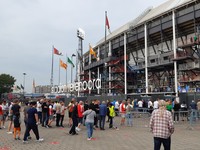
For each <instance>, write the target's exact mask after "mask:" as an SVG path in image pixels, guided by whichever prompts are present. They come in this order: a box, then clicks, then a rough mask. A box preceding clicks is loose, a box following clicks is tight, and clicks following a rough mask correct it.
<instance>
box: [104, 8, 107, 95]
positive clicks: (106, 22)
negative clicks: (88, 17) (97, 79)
mask: <svg viewBox="0 0 200 150" xmlns="http://www.w3.org/2000/svg"><path fill="white" fill-rule="evenodd" d="M106 19H107V11H105V43H104V47H105V55H104V56H105V57H104V58H106V57H107V49H106V36H107V29H106V26H107V20H106ZM104 69H105V72H106V71H107V70H106V69H107V68H106V67H104ZM105 72H104V73H105ZM104 77H105V78H104V82H105V83H104V92H105V94H106V95H107V93H106V79H107V77H106V74H104Z"/></svg>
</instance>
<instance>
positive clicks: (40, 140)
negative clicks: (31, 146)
mask: <svg viewBox="0 0 200 150" xmlns="http://www.w3.org/2000/svg"><path fill="white" fill-rule="evenodd" d="M36 141H37V142H42V141H44V139H39V140H36Z"/></svg>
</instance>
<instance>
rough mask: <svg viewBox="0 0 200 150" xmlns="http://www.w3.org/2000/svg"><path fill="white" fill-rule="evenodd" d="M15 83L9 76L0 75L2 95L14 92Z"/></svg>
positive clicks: (0, 91)
mask: <svg viewBox="0 0 200 150" xmlns="http://www.w3.org/2000/svg"><path fill="white" fill-rule="evenodd" d="M15 81H16V80H15V78H14V77H12V76H10V75H9V74H0V95H1V94H3V93H9V92H12V87H13V85H14V83H15Z"/></svg>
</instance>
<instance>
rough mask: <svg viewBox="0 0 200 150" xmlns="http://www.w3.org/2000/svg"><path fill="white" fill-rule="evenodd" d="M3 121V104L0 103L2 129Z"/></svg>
mask: <svg viewBox="0 0 200 150" xmlns="http://www.w3.org/2000/svg"><path fill="white" fill-rule="evenodd" d="M2 120H3V109H2V102H1V101H0V129H2V128H1V122H2Z"/></svg>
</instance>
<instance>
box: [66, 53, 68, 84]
mask: <svg viewBox="0 0 200 150" xmlns="http://www.w3.org/2000/svg"><path fill="white" fill-rule="evenodd" d="M66 64H67V54H66ZM67 68H68V66H67ZM67 68H66V86H67Z"/></svg>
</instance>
